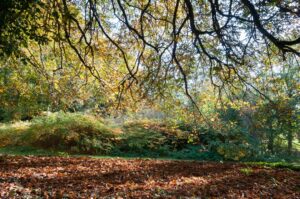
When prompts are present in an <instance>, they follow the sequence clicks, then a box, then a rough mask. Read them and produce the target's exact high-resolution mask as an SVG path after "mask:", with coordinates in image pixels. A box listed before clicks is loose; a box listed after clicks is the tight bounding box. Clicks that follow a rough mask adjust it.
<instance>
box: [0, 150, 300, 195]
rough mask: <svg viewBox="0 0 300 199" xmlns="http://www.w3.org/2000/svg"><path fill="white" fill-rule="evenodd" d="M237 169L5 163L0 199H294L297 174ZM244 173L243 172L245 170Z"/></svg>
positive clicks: (192, 164) (112, 162) (106, 162)
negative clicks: (193, 198)
mask: <svg viewBox="0 0 300 199" xmlns="http://www.w3.org/2000/svg"><path fill="white" fill-rule="evenodd" d="M245 167H246V166H245V165H243V164H237V163H217V162H196V161H167V160H145V159H131V160H125V159H120V158H113V159H94V158H74V157H72V158H65V157H13V156H9V157H6V160H5V161H2V162H1V163H0V198H118V197H119V198H178V197H179V196H182V197H183V198H184V197H199V198H205V197H209V198H300V172H296V171H291V170H287V169H271V168H264V167H259V166H251V171H252V172H251V173H249V174H247V175H246V174H245V173H243V172H240V169H242V168H245ZM248 167H249V166H248Z"/></svg>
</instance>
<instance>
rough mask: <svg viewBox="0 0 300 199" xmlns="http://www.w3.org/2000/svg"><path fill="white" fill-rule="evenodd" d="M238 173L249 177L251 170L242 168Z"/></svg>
mask: <svg viewBox="0 0 300 199" xmlns="http://www.w3.org/2000/svg"><path fill="white" fill-rule="evenodd" d="M240 172H241V173H243V174H245V175H247V176H248V175H251V174H252V173H253V169H252V168H248V167H247V168H242V169H240Z"/></svg>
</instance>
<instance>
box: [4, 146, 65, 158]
mask: <svg viewBox="0 0 300 199" xmlns="http://www.w3.org/2000/svg"><path fill="white" fill-rule="evenodd" d="M0 154H2V155H20V156H23V155H24V156H28V155H33V156H61V155H66V154H65V153H64V152H58V151H50V150H44V149H38V148H34V147H29V146H10V147H1V148H0Z"/></svg>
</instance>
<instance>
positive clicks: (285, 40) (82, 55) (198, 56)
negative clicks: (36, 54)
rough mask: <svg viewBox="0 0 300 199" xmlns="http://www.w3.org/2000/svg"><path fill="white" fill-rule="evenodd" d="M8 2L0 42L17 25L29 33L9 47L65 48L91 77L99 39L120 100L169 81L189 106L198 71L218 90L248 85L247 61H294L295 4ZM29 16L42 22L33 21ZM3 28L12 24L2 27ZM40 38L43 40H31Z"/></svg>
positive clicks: (266, 0) (252, 64)
mask: <svg viewBox="0 0 300 199" xmlns="http://www.w3.org/2000/svg"><path fill="white" fill-rule="evenodd" d="M8 2H9V3H8V4H7V5H6V8H7V10H8V11H9V12H3V13H2V15H4V16H5V17H7V16H16V18H17V19H15V18H5V17H4V19H5V20H4V21H3V22H4V23H3V24H4V25H2V26H1V30H6V33H5V34H7V35H8V36H7V37H3V40H4V41H9V39H8V38H10V37H12V36H14V35H19V34H17V33H16V31H12V32H10V31H7V30H9V28H10V27H15V29H16V28H19V26H18V24H19V23H18V20H19V19H20V20H21V19H22V20H24V22H22V24H24V25H25V27H26V28H27V29H28V28H29V30H28V31H27V30H26V29H24V28H22V26H21V29H22V30H23V29H24V31H22V32H21V33H22V34H20V35H21V36H20V37H17V38H16V40H17V41H22V42H24V41H26V39H27V38H28V37H30V39H33V40H36V41H38V42H39V43H42V44H43V42H44V41H45V42H46V41H48V42H50V41H54V42H58V43H67V44H68V45H69V46H70V47H71V48H72V49H73V51H74V53H76V55H77V57H78V59H79V60H80V61H81V62H82V63H83V65H84V66H85V67H86V68H88V70H89V71H90V73H91V74H92V75H94V76H97V75H96V74H95V71H94V68H95V65H98V64H99V63H95V62H94V61H93V60H94V57H96V56H97V53H95V52H96V51H97V50H98V49H99V48H100V46H99V42H98V41H99V39H101V40H104V41H105V42H108V43H110V44H111V46H112V48H113V50H114V51H115V52H116V53H115V55H116V56H115V58H118V59H119V60H120V62H122V64H123V65H124V66H125V67H126V69H127V74H126V75H125V76H124V77H123V79H122V80H121V83H120V89H119V90H120V93H122V91H123V90H124V89H125V90H127V89H129V88H130V87H131V86H132V85H134V84H136V85H138V86H139V87H140V88H141V89H140V91H142V92H144V94H146V95H148V94H150V93H149V92H150V90H153V89H149V87H151V86H150V85H152V84H155V85H158V84H164V82H166V81H172V79H176V81H175V82H174V83H176V84H178V85H179V86H180V87H182V88H183V89H184V91H185V93H186V94H187V96H189V98H190V99H191V100H192V96H191V95H190V91H189V88H190V86H189V84H190V81H191V77H192V76H193V74H195V73H197V71H199V70H204V71H205V73H204V74H205V75H206V76H207V77H209V78H210V79H211V83H212V84H213V85H215V86H216V87H218V88H220V89H222V88H223V87H224V85H225V84H229V85H230V84H231V83H232V79H239V81H241V82H244V84H248V81H247V76H245V75H244V72H245V71H246V70H249V69H253V68H256V66H257V65H258V62H256V61H254V60H253V59H252V60H251V57H256V56H258V55H266V53H267V51H268V49H274V50H276V51H277V55H276V56H280V55H282V62H285V58H286V57H287V56H292V57H294V56H295V57H294V59H298V58H299V43H300V36H299V28H298V22H297V20H298V19H299V16H300V14H299V13H300V11H299V7H300V6H299V2H298V1H272V0H259V1H250V0H240V1H232V0H226V1H218V0H197V1H190V0H176V1H172V2H171V1H160V0H159V1H151V0H148V1H146V0H134V1H127V0H101V1H97V0H87V1H79V2H77V1H75V2H72V1H67V0H48V1H45V0H40V1H34V2H31V1H26V3H22V2H23V1H22V2H21V1H20V2H19V1H8ZM23 4H24V5H23ZM34 8H35V9H36V10H34ZM35 11H37V12H35ZM17 13H22V14H23V13H27V14H26V15H25V16H23V15H20V16H19V15H17ZM27 15H28V16H32V17H27ZM36 15H41V18H43V19H45V20H37V19H36V17H34V16H36ZM11 21H13V22H14V23H12V25H9V24H10V22H11ZM25 22H26V23H25ZM27 24H29V25H27ZM34 24H38V25H37V26H36V25H34ZM25 30H26V31H25ZM40 32H42V33H43V34H41V35H39V34H37V33H40ZM44 33H47V34H44ZM2 43H3V42H2ZM8 43H9V42H7V43H5V42H4V43H3V44H2V45H3V46H7V45H8ZM97 78H98V79H100V80H101V77H99V76H98V77H97ZM145 87H146V88H145ZM157 88H161V87H157ZM157 93H161V92H160V91H157Z"/></svg>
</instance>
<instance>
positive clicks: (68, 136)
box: [18, 112, 115, 154]
mask: <svg viewBox="0 0 300 199" xmlns="http://www.w3.org/2000/svg"><path fill="white" fill-rule="evenodd" d="M114 138H115V136H114V133H113V131H112V130H111V129H110V128H109V127H106V126H105V125H104V124H103V121H101V119H98V118H95V117H92V116H87V115H83V114H76V113H62V112H58V113H54V114H51V115H49V116H41V117H37V118H35V119H33V121H32V124H31V126H30V127H29V128H28V129H27V130H26V132H25V133H24V134H22V136H21V137H20V138H19V142H18V144H19V145H26V144H28V143H29V145H31V146H35V147H40V148H45V149H54V150H63V151H69V152H76V153H90V154H96V153H101V154H107V153H109V151H110V150H111V149H112V147H113V143H114Z"/></svg>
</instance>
